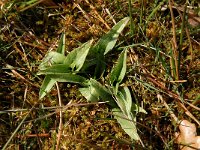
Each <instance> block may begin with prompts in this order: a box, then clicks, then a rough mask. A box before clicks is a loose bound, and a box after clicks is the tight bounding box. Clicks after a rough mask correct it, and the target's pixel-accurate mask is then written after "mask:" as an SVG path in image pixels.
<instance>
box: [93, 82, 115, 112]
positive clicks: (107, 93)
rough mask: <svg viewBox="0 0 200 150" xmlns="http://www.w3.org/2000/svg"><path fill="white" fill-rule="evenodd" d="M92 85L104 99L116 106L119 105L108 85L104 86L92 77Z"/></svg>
mask: <svg viewBox="0 0 200 150" xmlns="http://www.w3.org/2000/svg"><path fill="white" fill-rule="evenodd" d="M90 83H91V86H92V87H93V88H94V89H95V91H96V93H97V94H98V95H99V96H100V97H101V98H102V100H103V101H108V104H109V105H110V106H111V107H112V108H114V107H117V105H116V103H115V100H114V98H113V96H112V93H111V92H110V91H109V89H107V88H106V87H104V86H102V85H101V84H100V83H99V82H97V81H96V80H94V79H90Z"/></svg>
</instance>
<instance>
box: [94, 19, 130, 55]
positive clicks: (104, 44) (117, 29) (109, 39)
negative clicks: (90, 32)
mask: <svg viewBox="0 0 200 150" xmlns="http://www.w3.org/2000/svg"><path fill="white" fill-rule="evenodd" d="M128 21H129V17H126V18H124V19H122V20H120V21H119V22H118V23H117V24H116V25H115V26H113V27H112V29H111V30H110V31H109V32H108V33H107V34H106V35H104V36H103V37H102V38H101V39H100V40H99V41H98V42H97V44H96V45H95V46H94V47H93V48H92V50H91V51H93V52H94V53H97V52H100V53H102V54H104V55H106V54H107V53H108V52H109V51H111V50H112V49H113V47H114V46H115V44H116V42H117V38H118V37H119V34H121V32H122V30H123V29H124V27H125V26H126V25H127V23H128Z"/></svg>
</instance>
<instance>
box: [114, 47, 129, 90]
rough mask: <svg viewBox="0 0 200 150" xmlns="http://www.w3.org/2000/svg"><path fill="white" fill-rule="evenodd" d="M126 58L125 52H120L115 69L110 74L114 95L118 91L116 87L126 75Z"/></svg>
mask: <svg viewBox="0 0 200 150" xmlns="http://www.w3.org/2000/svg"><path fill="white" fill-rule="evenodd" d="M126 58H127V52H126V49H125V50H124V51H122V53H121V54H120V56H119V59H118V62H117V64H116V65H115V67H114V68H113V69H112V71H111V74H110V83H111V85H112V86H113V87H114V88H115V94H116V93H117V91H118V86H119V84H120V83H121V81H122V80H123V78H124V76H125V73H126Z"/></svg>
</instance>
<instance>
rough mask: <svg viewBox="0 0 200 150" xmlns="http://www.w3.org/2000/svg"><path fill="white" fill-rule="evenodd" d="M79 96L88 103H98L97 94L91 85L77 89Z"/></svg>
mask: <svg viewBox="0 0 200 150" xmlns="http://www.w3.org/2000/svg"><path fill="white" fill-rule="evenodd" d="M79 91H80V92H81V94H82V95H83V96H84V97H85V98H86V99H87V100H88V101H89V102H97V101H99V94H98V93H97V92H96V90H95V88H94V87H92V86H91V85H90V86H88V87H84V88H79Z"/></svg>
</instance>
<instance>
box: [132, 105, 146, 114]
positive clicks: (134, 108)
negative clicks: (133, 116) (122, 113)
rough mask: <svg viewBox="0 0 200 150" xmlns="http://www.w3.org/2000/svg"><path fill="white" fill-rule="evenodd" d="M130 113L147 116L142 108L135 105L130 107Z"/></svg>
mask: <svg viewBox="0 0 200 150" xmlns="http://www.w3.org/2000/svg"><path fill="white" fill-rule="evenodd" d="M131 111H132V112H133V111H134V112H137V113H138V112H141V113H144V114H147V112H146V110H144V109H143V108H142V107H140V106H138V105H137V104H134V103H133V105H132V107H131Z"/></svg>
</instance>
